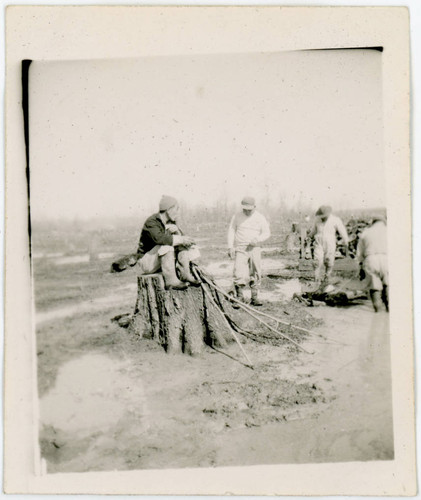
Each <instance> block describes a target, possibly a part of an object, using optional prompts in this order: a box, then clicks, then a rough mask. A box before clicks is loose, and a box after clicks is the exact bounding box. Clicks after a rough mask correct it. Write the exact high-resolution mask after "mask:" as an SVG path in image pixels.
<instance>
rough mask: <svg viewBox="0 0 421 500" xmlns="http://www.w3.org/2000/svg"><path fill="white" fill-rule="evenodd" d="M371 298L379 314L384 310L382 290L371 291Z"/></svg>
mask: <svg viewBox="0 0 421 500" xmlns="http://www.w3.org/2000/svg"><path fill="white" fill-rule="evenodd" d="M370 298H371V302H372V304H373V307H374V311H375V312H379V311H380V310H381V308H382V300H381V296H380V290H370Z"/></svg>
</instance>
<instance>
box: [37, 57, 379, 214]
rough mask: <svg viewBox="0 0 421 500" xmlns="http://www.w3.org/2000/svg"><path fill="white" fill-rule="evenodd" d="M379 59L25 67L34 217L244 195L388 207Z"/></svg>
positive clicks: (160, 60)
mask: <svg viewBox="0 0 421 500" xmlns="http://www.w3.org/2000/svg"><path fill="white" fill-rule="evenodd" d="M381 78H382V75H381V53H380V52H377V51H371V50H347V51H343V50H335V51H298V52H285V53H270V54H244V55H211V56H209V55H206V56H197V57H192V56H180V57H151V58H142V59H136V60H108V61H89V62H87V61H69V62H57V63H54V62H36V61H35V62H34V63H33V64H32V65H31V69H30V86H29V90H30V168H31V211H32V216H33V217H34V219H36V220H40V219H42V218H45V217H55V218H60V217H69V218H73V217H79V218H85V217H92V216H119V215H123V216H125V215H137V214H139V213H143V212H145V211H148V210H151V209H152V210H154V209H155V208H156V205H157V203H158V200H159V198H160V196H161V195H162V194H163V193H166V194H171V195H174V196H177V197H179V198H180V199H183V200H184V201H185V202H186V204H187V205H189V204H190V205H195V204H198V203H203V204H205V205H208V206H212V205H214V203H215V201H216V200H217V199H218V198H220V197H222V196H224V195H225V194H226V195H227V196H228V199H229V200H230V201H231V200H233V201H240V199H241V197H242V196H243V195H244V194H253V195H255V196H256V197H257V199H258V200H260V199H262V198H264V197H267V196H269V198H270V201H271V202H272V203H275V204H276V203H277V202H278V201H279V199H280V198H282V199H283V200H284V201H285V202H286V203H287V204H288V205H295V204H296V203H297V202H298V201H299V200H302V202H303V203H305V204H310V205H311V206H313V207H314V208H316V207H317V206H318V205H320V204H322V203H329V204H331V205H333V207H334V208H335V209H343V208H359V207H361V208H370V207H377V206H386V200H385V179H384V166H383V140H382V134H383V130H382V82H381Z"/></svg>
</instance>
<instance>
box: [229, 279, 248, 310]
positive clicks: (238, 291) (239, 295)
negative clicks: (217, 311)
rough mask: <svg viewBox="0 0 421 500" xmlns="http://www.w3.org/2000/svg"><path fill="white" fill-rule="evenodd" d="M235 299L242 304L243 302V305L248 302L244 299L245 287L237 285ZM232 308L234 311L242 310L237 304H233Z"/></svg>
mask: <svg viewBox="0 0 421 500" xmlns="http://www.w3.org/2000/svg"><path fill="white" fill-rule="evenodd" d="M235 297H236V299H237V300H239V301H240V302H243V303H245V302H246V299H245V298H244V285H235ZM232 307H233V308H234V309H239V308H240V306H239V305H238V304H237V303H236V302H233V303H232Z"/></svg>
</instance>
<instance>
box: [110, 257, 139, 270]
mask: <svg viewBox="0 0 421 500" xmlns="http://www.w3.org/2000/svg"><path fill="white" fill-rule="evenodd" d="M138 260H139V255H138V254H137V253H132V254H130V255H125V256H124V257H121V258H120V259H118V260H116V261H115V262H113V263H112V264H111V269H110V272H111V273H121V272H122V271H125V270H126V269H127V268H128V267H133V266H135V265H136V262H137V261H138Z"/></svg>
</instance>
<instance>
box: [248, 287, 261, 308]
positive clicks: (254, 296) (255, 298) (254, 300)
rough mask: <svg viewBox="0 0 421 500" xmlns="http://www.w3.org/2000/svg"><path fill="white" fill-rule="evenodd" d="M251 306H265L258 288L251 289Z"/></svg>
mask: <svg viewBox="0 0 421 500" xmlns="http://www.w3.org/2000/svg"><path fill="white" fill-rule="evenodd" d="M251 305H252V306H256V307H260V306H262V305H263V302H262V301H261V300H260V299H259V291H258V290H257V288H252V289H251Z"/></svg>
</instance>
